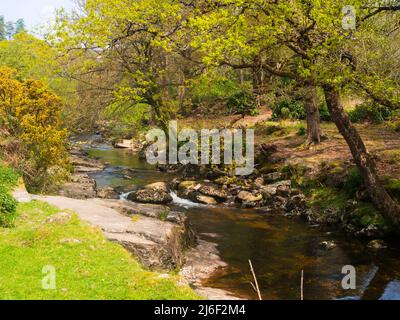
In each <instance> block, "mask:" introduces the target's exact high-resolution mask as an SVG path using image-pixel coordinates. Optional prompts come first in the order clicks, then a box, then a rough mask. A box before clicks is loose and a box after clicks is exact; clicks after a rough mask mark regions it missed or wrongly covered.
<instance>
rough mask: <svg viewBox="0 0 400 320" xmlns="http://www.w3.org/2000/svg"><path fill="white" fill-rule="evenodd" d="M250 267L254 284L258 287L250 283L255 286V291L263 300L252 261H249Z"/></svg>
mask: <svg viewBox="0 0 400 320" xmlns="http://www.w3.org/2000/svg"><path fill="white" fill-rule="evenodd" d="M249 265H250V270H251V273H252V274H253V278H254V282H255V284H256V285H255V286H254V284H253V283H252V282H250V283H251V285H252V286H253V289H254V290H255V291H256V292H257V294H258V298H259V300H262V297H261V292H260V288H259V286H258V281H257V277H256V273H255V272H254V268H253V264H252V263H251V260H249Z"/></svg>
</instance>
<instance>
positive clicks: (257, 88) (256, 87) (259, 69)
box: [252, 55, 264, 109]
mask: <svg viewBox="0 0 400 320" xmlns="http://www.w3.org/2000/svg"><path fill="white" fill-rule="evenodd" d="M252 72H253V93H254V97H255V101H256V107H257V109H260V107H261V95H262V88H263V82H264V71H263V66H262V58H261V55H258V56H257V57H256V58H254V67H253V70H252Z"/></svg>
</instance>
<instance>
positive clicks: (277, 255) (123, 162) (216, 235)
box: [89, 145, 400, 300]
mask: <svg viewBox="0 0 400 320" xmlns="http://www.w3.org/2000/svg"><path fill="white" fill-rule="evenodd" d="M89 153H90V156H91V157H93V158H97V159H99V160H100V161H102V162H103V163H105V164H107V169H106V170H105V171H103V172H99V173H95V174H93V178H95V179H96V181H97V183H98V185H100V186H112V187H120V186H132V185H136V186H141V185H146V184H149V183H153V182H158V181H170V180H171V179H172V178H173V176H172V175H171V174H165V173H161V172H159V171H157V170H155V169H154V168H153V167H152V166H150V165H148V164H147V163H145V162H143V161H141V160H139V158H138V157H137V155H135V154H132V153H131V152H129V151H125V150H118V149H112V148H110V147H108V146H106V145H104V146H101V145H100V146H97V147H92V148H91V149H89ZM126 168H132V169H135V170H137V172H136V174H135V177H134V178H133V179H126V177H125V178H124V176H123V173H122V171H123V170H124V169H126ZM172 206H173V207H174V209H176V210H179V211H182V212H184V213H185V214H186V215H187V216H188V219H189V221H190V223H191V224H192V226H193V228H194V230H195V232H196V233H197V234H198V235H200V237H201V238H203V239H205V240H208V241H211V242H215V243H217V244H218V250H219V252H220V255H221V258H222V260H224V261H225V262H226V263H227V264H228V265H229V267H228V268H226V269H225V270H221V272H218V273H217V274H215V275H213V276H212V277H211V278H210V279H208V280H207V282H206V283H205V284H206V285H207V286H210V287H214V288H220V289H225V290H228V291H230V292H232V293H234V294H236V295H237V296H240V297H242V298H246V299H257V294H256V292H255V291H254V289H253V287H252V285H251V283H250V282H251V281H253V277H252V274H251V271H250V267H249V262H248V261H249V259H251V261H252V263H253V265H254V269H255V273H256V275H257V279H258V282H259V285H260V291H261V294H262V297H263V299H272V300H278V299H279V300H298V299H300V291H301V290H300V283H301V271H302V270H304V299H357V300H359V299H373V300H377V299H384V300H386V299H392V300H393V299H396V300H397V299H400V244H399V243H397V242H395V241H394V242H389V248H388V249H382V250H372V249H368V248H367V247H366V243H367V242H365V241H362V240H359V239H355V238H354V237H348V236H346V235H344V234H340V233H336V232H335V233H333V232H332V230H321V229H320V228H316V227H313V226H310V225H309V224H307V223H306V222H304V221H303V220H301V219H300V218H298V219H297V218H296V219H289V218H286V217H284V216H282V215H277V214H261V213H258V212H256V211H254V210H246V209H238V208H227V207H224V206H219V207H206V206H191V205H190V203H187V202H185V201H182V200H181V199H178V200H177V201H176V203H175V204H173V205H172ZM323 241H334V242H335V243H336V244H337V247H336V248H334V249H332V250H326V249H323V248H322V247H321V246H320V243H321V242H323ZM345 265H352V266H354V267H355V268H356V270H357V289H356V290H349V291H346V290H344V289H342V279H343V277H344V275H343V274H342V268H343V266H345Z"/></svg>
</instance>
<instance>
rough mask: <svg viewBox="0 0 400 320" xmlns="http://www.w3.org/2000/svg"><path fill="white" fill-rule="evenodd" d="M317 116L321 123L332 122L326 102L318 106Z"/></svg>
mask: <svg viewBox="0 0 400 320" xmlns="http://www.w3.org/2000/svg"><path fill="white" fill-rule="evenodd" d="M319 114H320V117H321V120H322V121H332V117H331V114H330V113H329V110H328V106H327V104H326V101H324V102H322V103H321V104H320V106H319Z"/></svg>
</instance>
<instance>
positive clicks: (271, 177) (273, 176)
mask: <svg viewBox="0 0 400 320" xmlns="http://www.w3.org/2000/svg"><path fill="white" fill-rule="evenodd" d="M282 177H283V175H282V173H280V172H272V173H269V174H266V175H265V176H264V178H265V181H267V182H268V183H272V182H276V181H279V180H281V179H282Z"/></svg>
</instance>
